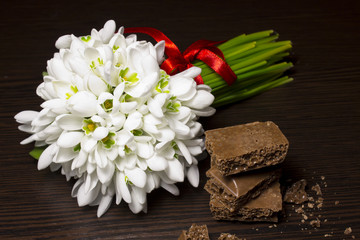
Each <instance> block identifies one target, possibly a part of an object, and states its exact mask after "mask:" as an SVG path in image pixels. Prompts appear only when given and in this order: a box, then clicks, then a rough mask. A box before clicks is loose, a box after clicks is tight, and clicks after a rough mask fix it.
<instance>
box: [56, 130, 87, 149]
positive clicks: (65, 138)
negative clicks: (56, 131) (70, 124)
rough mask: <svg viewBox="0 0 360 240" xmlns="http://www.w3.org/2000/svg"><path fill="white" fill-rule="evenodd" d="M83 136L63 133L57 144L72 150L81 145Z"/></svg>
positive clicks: (81, 133)
mask: <svg viewBox="0 0 360 240" xmlns="http://www.w3.org/2000/svg"><path fill="white" fill-rule="evenodd" d="M83 136H84V133H83V132H63V133H62V134H61V135H60V137H59V139H58V140H57V144H58V145H59V147H62V148H71V147H74V146H76V145H77V144H79V143H80V142H81V139H82V137H83Z"/></svg>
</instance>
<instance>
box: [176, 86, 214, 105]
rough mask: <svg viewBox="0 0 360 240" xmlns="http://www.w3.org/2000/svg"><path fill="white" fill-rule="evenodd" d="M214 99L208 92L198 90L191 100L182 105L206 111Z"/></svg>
mask: <svg viewBox="0 0 360 240" xmlns="http://www.w3.org/2000/svg"><path fill="white" fill-rule="evenodd" d="M214 99H215V97H214V95H212V94H211V93H209V92H208V91H205V90H198V91H197V92H196V94H195V96H194V97H193V98H192V99H191V100H189V101H185V102H182V104H183V105H186V106H188V107H191V108H195V109H204V108H206V107H209V106H210V105H211V104H212V103H213V101H214Z"/></svg>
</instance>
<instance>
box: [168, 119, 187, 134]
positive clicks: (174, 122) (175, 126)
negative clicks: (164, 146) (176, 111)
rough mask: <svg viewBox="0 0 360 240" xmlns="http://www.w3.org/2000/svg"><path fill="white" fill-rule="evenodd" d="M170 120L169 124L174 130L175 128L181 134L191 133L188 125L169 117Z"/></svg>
mask: <svg viewBox="0 0 360 240" xmlns="http://www.w3.org/2000/svg"><path fill="white" fill-rule="evenodd" d="M168 122H169V126H170V127H171V129H172V130H174V132H175V133H177V134H180V135H182V136H187V135H189V133H190V128H189V127H188V126H187V125H185V124H183V123H182V122H180V121H178V120H176V119H172V118H168Z"/></svg>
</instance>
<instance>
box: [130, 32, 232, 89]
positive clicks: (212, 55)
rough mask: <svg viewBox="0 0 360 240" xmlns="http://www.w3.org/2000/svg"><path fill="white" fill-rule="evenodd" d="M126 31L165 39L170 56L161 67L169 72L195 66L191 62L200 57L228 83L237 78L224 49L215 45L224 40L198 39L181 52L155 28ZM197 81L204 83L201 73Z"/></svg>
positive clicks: (172, 72)
mask: <svg viewBox="0 0 360 240" xmlns="http://www.w3.org/2000/svg"><path fill="white" fill-rule="evenodd" d="M124 32H125V33H145V34H147V35H149V36H151V37H152V38H154V39H155V41H157V42H160V41H162V40H165V54H166V55H167V57H168V58H167V59H166V60H165V61H164V62H163V63H162V64H161V68H162V69H163V70H165V71H166V72H167V74H170V75H172V74H175V73H178V72H181V71H184V70H186V69H188V68H191V67H192V66H193V65H192V64H191V62H192V61H194V60H195V59H198V60H201V61H203V62H204V63H206V64H207V65H208V66H209V67H210V68H212V69H213V70H214V71H215V72H217V73H218V74H219V75H220V76H221V77H222V78H223V79H224V80H225V81H226V82H227V84H228V85H231V84H232V83H233V82H234V81H235V80H236V78H237V77H236V75H235V73H234V72H233V71H232V69H231V68H230V66H229V64H227V63H226V61H225V58H224V54H223V53H222V51H221V50H220V49H218V48H217V47H216V46H215V45H216V44H219V43H222V42H223V41H221V42H216V41H208V40H198V41H196V42H194V43H193V44H191V45H190V46H189V47H188V48H187V49H186V50H185V51H184V53H181V52H180V50H179V49H178V47H177V46H176V45H175V44H174V43H173V42H172V41H171V40H170V39H169V38H168V37H167V36H166V35H165V34H164V33H162V32H161V31H159V30H157V29H155V28H150V27H134V28H125V30H124ZM195 81H196V83H197V84H203V83H204V80H203V78H202V77H201V75H198V76H197V77H195Z"/></svg>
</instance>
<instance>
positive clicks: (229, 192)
mask: <svg viewBox="0 0 360 240" xmlns="http://www.w3.org/2000/svg"><path fill="white" fill-rule="evenodd" d="M280 173H281V169H274V168H265V169H261V170H257V171H253V172H251V173H243V174H236V175H231V176H223V175H221V173H220V171H219V170H218V169H217V168H216V167H212V168H211V169H210V170H208V171H207V172H206V175H207V176H208V177H209V179H208V181H207V183H206V184H205V187H204V188H205V190H206V191H207V192H209V193H210V194H216V195H217V196H218V198H221V201H222V202H224V203H225V204H227V205H229V206H231V208H230V210H231V211H235V210H236V209H237V208H238V207H239V206H241V205H243V204H245V203H246V202H248V201H249V199H252V198H255V197H257V196H259V194H260V193H261V192H262V191H264V190H265V189H266V188H268V187H269V185H270V184H271V183H272V182H274V181H275V180H278V179H279V177H280Z"/></svg>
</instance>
